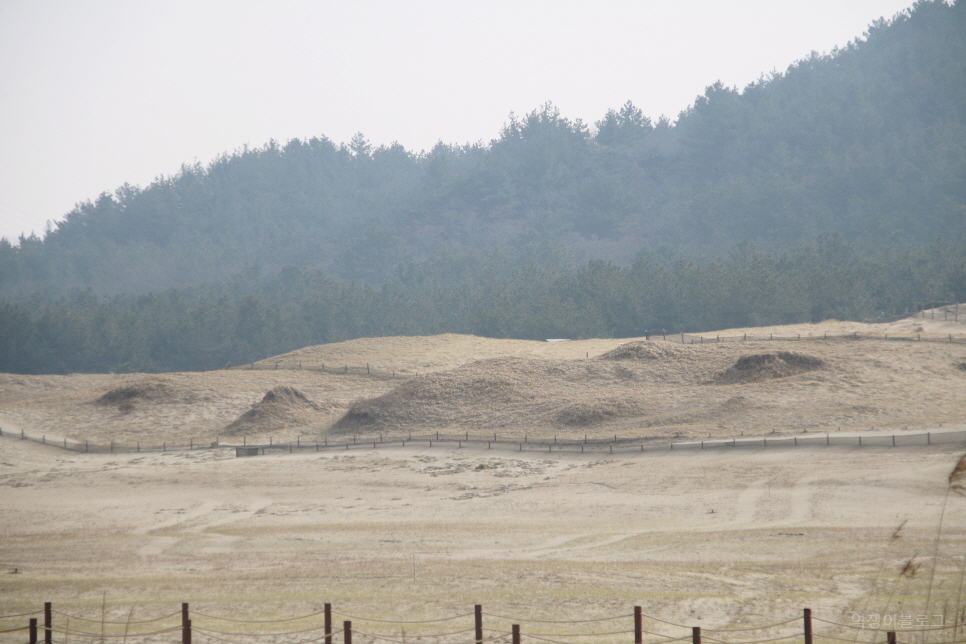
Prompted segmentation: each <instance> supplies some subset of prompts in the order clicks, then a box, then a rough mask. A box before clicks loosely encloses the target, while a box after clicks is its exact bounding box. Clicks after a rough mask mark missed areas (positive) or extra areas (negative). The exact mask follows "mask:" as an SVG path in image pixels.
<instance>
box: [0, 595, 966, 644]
mask: <svg viewBox="0 0 966 644" xmlns="http://www.w3.org/2000/svg"><path fill="white" fill-rule="evenodd" d="M40 614H42V615H43V620H44V621H43V639H44V644H53V641H54V636H55V634H56V635H57V636H62V637H59V638H58V639H61V640H62V641H63V642H65V643H66V642H67V640H68V638H70V637H74V638H81V639H82V640H83V638H87V637H89V638H91V640H92V641H93V640H97V639H100V641H101V642H105V641H107V640H112V641H116V640H117V639H121V641H122V643H124V642H126V641H127V640H128V639H131V640H138V639H141V638H150V637H157V636H164V635H168V636H170V635H174V634H176V633H179V632H180V634H181V642H182V644H192V639H193V638H194V637H195V636H201V637H202V638H204V640H206V641H211V642H225V643H228V644H256V643H257V642H258V641H259V638H262V639H266V638H268V639H269V641H271V642H276V641H278V640H279V638H283V641H291V640H293V639H294V640H295V641H298V642H299V644H307V643H309V642H322V641H324V642H325V644H333V642H334V641H336V640H339V639H341V642H342V644H352V638H353V637H354V636H361V637H362V638H363V639H364V640H366V641H368V642H380V641H381V642H392V643H394V644H410V642H407V639H406V637H407V634H406V631H405V629H406V628H407V627H408V628H410V629H411V631H410V633H409V634H408V635H409V639H410V640H411V644H419V642H420V641H424V640H430V641H432V642H434V644H439V643H442V642H445V643H446V644H485V643H488V642H512V644H521V642H522V640H523V639H524V637H525V638H526V639H528V640H534V641H536V642H550V643H552V644H572V642H573V640H574V639H575V638H576V639H577V640H578V641H581V642H586V641H587V640H586V639H583V638H593V639H592V640H591V641H602V640H604V641H609V642H627V644H630V638H631V636H632V635H633V638H634V640H633V641H634V644H643V643H644V638H645V636H646V637H647V639H648V644H669V643H670V642H687V641H688V640H690V641H691V643H692V644H702V641H707V642H710V643H712V644H765V643H766V642H779V641H791V640H799V639H800V640H801V641H802V642H803V643H804V644H814V642H815V640H828V641H832V642H839V641H842V642H852V643H855V642H858V641H859V640H860V637H861V636H862V635H863V632H862V631H864V632H866V633H869V634H870V636H871V640H867V639H865V638H863V639H862V642H863V644H886V643H887V644H912V637H911V636H912V635H913V633H917V634H919V636H920V638H921V639H920V642H918V643H917V644H923V643H924V642H926V639H927V635H926V634H927V633H928V634H929V636H930V637H931V636H932V635H933V633H936V634H942V635H944V636H945V638H946V640H947V641H942V642H934V643H933V644H961V642H962V640H957V637H959V636H960V630H961V629H963V628H964V625H963V624H961V623H959V622H958V620H957V621H956V623H954V624H953V625H952V626H948V625H945V624H940V625H939V626H934V625H933V626H929V625H928V624H922V623H921V622H920V620H919V619H918V618H917V621H916V623H915V625H913V622H912V619H911V615H910V616H908V620H907V621H906V620H905V618H906V616H903V617H904V621H903V622H899V620H898V619H893V621H892V622H893V623H892V624H891V626H892V627H893V630H887V631H886V638H885V639H884V640H883V639H882V637H881V634H882V632H883V630H884V629H882V628H881V626H882V625H883V624H880V623H879V622H878V620H877V621H876V624H875V628H871V627H870V628H866V627H865V623H864V619H863V621H862V625H861V626H860V625H859V623H858V622H856V621H855V620H854V617H855V616H853V623H852V624H842V623H838V622H835V621H831V620H825V619H821V618H818V617H813V616H812V611H811V610H810V609H808V608H806V609H804V610H803V611H802V614H801V616H800V617H799V616H795V617H792V618H790V619H787V620H784V621H781V622H777V623H774V624H767V625H764V626H752V627H747V628H737V629H714V628H707V627H700V626H688V625H685V624H678V623H675V622H673V621H669V620H664V619H661V618H658V617H654V616H651V615H646V614H644V613H643V612H642V609H641V607H640V606H635V607H634V611H633V613H627V614H623V615H615V616H610V617H600V618H591V619H578V620H548V619H528V618H520V617H514V616H506V615H497V614H493V613H488V612H484V611H483V606H482V605H480V604H477V605H475V606H474V607H473V611H472V612H469V613H463V614H459V615H453V616H449V617H442V618H438V619H427V620H409V621H403V620H390V619H383V618H372V617H359V616H353V615H348V614H345V613H340V612H338V611H335V610H333V609H332V604H328V603H327V604H325V605H324V608H323V610H321V611H317V612H314V613H309V614H307V615H300V616H295V617H287V618H281V619H268V620H256V619H238V618H236V617H227V616H218V615H211V614H205V613H201V612H197V611H196V612H193V613H192V612H191V611H190V607H189V605H188V604H187V603H183V604H181V608H180V610H177V611H174V612H171V613H168V614H165V615H162V616H160V617H157V618H154V619H148V620H138V621H131V620H130V619H128V620H127V621H106V620H105V619H104V618H103V616H102V617H101V619H99V620H98V619H90V618H86V617H82V616H79V615H70V614H67V613H63V612H60V611H55V610H54V609H53V605H52V604H51V602H47V603H45V604H44V608H43V610H37V611H33V612H25V613H19V614H15V615H0V634H11V633H21V634H25V635H26V638H27V642H29V644H38V641H39V640H38V635H39V632H38V618H37V617H33V615H40ZM132 614H133V611H132ZM54 615H57V618H58V619H57V621H56V623H55V621H54ZM333 616H337V617H341V618H343V621H342V628H341V629H336V628H334V622H333ZM862 617H863V618H864V616H862ZM886 617H890V616H888V615H887V616H886ZM892 617H896V616H892ZM917 617H920V616H917ZM933 617H937V616H933ZM25 618H27V619H26V620H25ZM199 618H200V619H199ZM470 618H472V626H470ZM484 618H486V620H484ZM14 620H21V621H20V622H19V623H20V624H23V622H24V621H26V622H27V623H26V625H21V626H14V624H17V623H18V622H16V621H14ZM71 621H73V624H74V626H71ZM485 621H486V623H495V624H496V628H493V627H489V628H485V627H484V622H485ZM645 621H646V622H647V626H648V628H647V629H645V628H644V626H645ZM360 622H362V623H364V624H365V625H366V626H365V629H364V630H363V629H360V628H359V627H358V624H359V623H360ZM444 622H456V623H455V624H454V625H453V628H456V629H458V630H452V629H451V630H448V631H444V632H430V633H419V634H414V633H413V632H412V629H414V628H415V630H417V631H419V630H420V629H423V630H425V629H426V627H427V625H433V627H436V626H438V625H439V624H442V623H444ZM461 622H462V623H461ZM816 622H817V623H818V624H817V626H818V627H819V628H821V629H822V630H823V632H817V631H816V630H815V626H816V624H815V623H816ZM907 622H908V623H907ZM78 623H80V624H81V625H80V626H77V625H76V624H78ZM522 624H526V625H527V629H528V630H527V631H523V630H522V629H521V625H522ZM591 624H592V625H596V626H597V630H596V631H593V632H588V630H587V629H588V628H589V626H588V625H591ZM602 624H603V625H604V626H600V625H602ZM885 625H886V627H887V628H888V626H889V625H890V624H885ZM272 626H274V627H275V628H276V629H283V630H272V631H267V630H265V629H267V628H269V627H272ZM463 626H466V628H463ZM575 626H577V627H579V631H578V632H573V628H572V627H575ZM920 626H921V628H920ZM97 627H100V628H99V630H100V632H96V631H94V630H93V629H95V628H97ZM122 627H123V628H122ZM507 627H509V630H506V629H507ZM601 628H606V629H607V630H600V629H601ZM228 629H230V630H228ZM531 629H532V631H531ZM400 630H401V632H402V636H401V637H402V639H400V638H399V636H397V635H396V633H397V632H400ZM668 630H673V631H675V632H671V633H668V632H666V631H668ZM541 631H550V632H541ZM662 631H664V632H662ZM946 631H952V633H951V638H950V637H949V635H950V634H947V633H946ZM832 633H834V635H833V634H832ZM843 634H848V635H851V636H852V637H848V638H845V637H841V636H840V635H843ZM900 634H902V635H908V636H909V637H906V638H905V639H902V640H900V639H898V636H899V635H900ZM560 638H565V639H560ZM749 638H750V639H749ZM568 640H569V641H568ZM20 641H23V638H21V639H20Z"/></svg>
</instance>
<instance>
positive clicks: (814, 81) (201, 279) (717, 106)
mask: <svg viewBox="0 0 966 644" xmlns="http://www.w3.org/2000/svg"><path fill="white" fill-rule="evenodd" d="M963 88H966V2H962V1H960V2H957V3H955V4H951V5H950V4H946V3H945V2H942V1H939V0H928V1H922V2H918V3H917V4H916V5H915V6H914V7H913V8H912V9H910V10H909V11H906V12H903V13H901V14H899V15H898V16H896V17H894V18H893V19H891V20H880V21H876V22H874V23H873V24H872V25H870V27H869V29H868V31H867V32H866V33H865V34H864V35H863V36H862V37H861V38H857V39H856V40H854V41H853V42H851V43H848V44H847V45H846V46H844V47H842V48H839V49H836V50H834V51H832V52H830V53H827V54H817V53H816V54H812V55H811V56H809V57H807V58H805V59H803V60H800V61H798V62H796V63H795V64H793V65H791V66H790V67H789V68H788V69H787V70H785V71H784V72H775V73H772V74H768V75H763V76H762V77H761V78H760V79H758V80H757V81H755V82H753V83H751V84H749V85H748V86H747V87H745V88H743V89H740V90H739V89H738V88H730V87H726V86H723V85H722V84H721V83H714V84H712V85H710V86H709V87H708V88H707V89H706V91H705V92H704V93H703V94H702V95H701V96H698V97H697V98H696V100H695V101H694V103H693V104H692V105H691V106H690V107H688V108H687V109H686V110H684V111H683V112H681V114H679V115H678V116H677V118H676V119H675V120H674V121H673V122H671V121H670V120H669V119H666V118H659V119H656V120H655V119H652V118H650V117H648V116H647V115H645V114H644V113H643V112H642V111H641V110H640V109H639V108H637V107H636V106H635V105H634V104H633V103H631V102H628V103H626V104H625V105H624V106H622V107H620V108H618V109H612V110H609V111H608V112H607V113H606V114H604V115H603V116H602V117H601V118H600V120H598V121H596V122H595V123H594V124H593V125H591V124H585V123H583V122H581V121H580V120H572V119H568V118H566V117H564V116H563V115H561V114H560V112H559V110H558V109H556V108H555V107H554V106H553V105H549V104H548V105H544V106H542V107H540V108H539V109H536V110H533V111H532V112H530V113H527V114H524V115H522V116H514V115H511V117H510V118H509V119H508V121H507V122H506V124H505V125H504V127H503V128H502V129H501V130H500V132H499V133H498V135H497V136H496V137H494V138H493V139H492V140H491V141H488V142H482V141H481V142H477V143H472V144H466V145H448V144H444V143H442V142H441V143H439V144H437V145H436V146H435V147H434V148H433V149H432V150H429V151H426V152H413V151H409V150H406V149H404V148H403V147H402V146H400V145H396V144H394V145H386V146H379V147H373V146H372V145H371V144H370V143H369V142H368V141H366V139H365V137H364V136H362V135H357V136H356V137H354V138H353V139H352V141H350V142H349V143H346V144H336V143H334V142H332V141H330V140H329V139H327V138H326V137H324V136H320V137H315V138H311V139H308V140H292V141H289V142H287V143H280V142H276V141H272V142H269V143H268V144H266V145H264V146H262V147H258V148H243V149H241V150H237V151H235V152H233V153H226V154H224V155H222V156H221V157H219V158H217V159H215V160H214V161H212V162H211V163H210V164H208V165H207V166H202V165H200V164H196V165H193V166H184V167H183V168H182V169H181V171H180V172H178V173H177V174H175V175H174V176H170V177H162V178H159V179H158V180H157V181H155V182H154V183H152V184H151V185H149V186H147V187H144V188H139V187H133V186H128V185H125V186H122V187H120V188H119V189H117V190H116V191H114V192H113V193H104V194H102V195H100V196H99V197H98V198H96V199H94V200H92V201H89V202H85V203H81V204H78V206H77V207H76V208H74V209H73V210H72V211H71V212H70V213H68V214H67V215H66V218H65V219H64V220H63V221H61V222H58V223H57V224H55V225H51V226H50V227H49V228H48V230H46V231H45V233H44V234H43V236H42V237H38V236H25V237H22V238H21V239H20V240H19V243H18V244H17V245H14V244H11V243H10V242H9V241H5V240H4V241H0V296H6V297H23V296H29V295H30V294H33V293H43V294H45V295H63V294H66V293H68V292H69V291H70V290H71V289H74V288H80V289H87V288H90V289H92V290H93V291H94V292H95V293H98V294H108V295H109V294H117V293H143V292H147V291H161V290H164V289H167V288H171V287H178V288H184V287H188V286H198V285H201V284H204V283H206V282H212V281H217V280H220V279H226V278H228V277H230V276H232V275H234V274H235V273H237V272H239V271H240V270H242V269H243V268H244V267H245V266H246V265H251V264H258V265H261V266H262V267H264V269H265V270H266V271H270V272H271V271H278V270H280V269H281V268H282V267H284V266H288V265H291V266H300V267H306V268H310V269H320V270H323V271H324V272H325V273H326V274H328V275H331V276H332V277H333V278H339V279H343V280H348V281H356V282H360V283H366V284H370V285H375V286H378V285H381V284H382V283H384V282H386V281H387V280H391V279H392V278H393V276H394V275H395V273H396V271H397V269H398V267H399V266H401V265H405V264H407V263H413V262H415V263H420V262H424V261H427V260H429V259H431V258H433V257H435V256H436V255H438V254H440V253H443V252H447V253H452V254H457V255H459V254H463V253H476V252H481V251H483V250H485V249H487V248H493V247H495V246H501V247H504V248H506V249H507V250H508V251H511V252H516V251H519V250H521V249H523V248H526V247H528V246H530V245H532V244H533V243H535V242H538V241H539V242H551V243H554V244H557V245H560V246H564V247H566V248H569V249H571V250H574V251H578V252H580V253H582V255H583V257H584V259H605V260H610V261H612V262H615V263H617V264H620V265H625V266H628V265H630V264H631V263H632V262H633V261H634V260H635V259H636V258H637V257H638V254H639V253H640V252H641V251H642V249H643V250H644V252H645V253H646V252H649V251H654V250H656V249H658V248H660V247H662V246H672V247H674V248H676V249H679V250H685V251H688V252H691V253H694V254H702V255H704V256H717V255H720V254H722V253H724V252H726V251H728V249H730V248H732V247H733V246H734V245H735V244H737V243H740V242H742V241H754V242H756V243H759V244H761V245H764V246H772V245H775V244H784V245H793V244H797V243H799V242H802V241H807V240H813V239H816V238H817V237H818V236H819V235H822V234H826V233H840V234H841V235H842V236H843V237H844V238H845V239H846V240H848V241H851V242H854V243H856V244H857V245H858V246H859V247H860V248H862V249H863V250H864V251H865V252H868V253H874V252H876V249H877V248H880V247H894V246H898V247H903V248H914V247H917V246H920V245H922V244H927V243H929V242H930V241H931V240H932V239H934V238H935V237H936V236H942V237H944V238H947V239H951V238H956V237H959V236H962V235H963V234H964V233H966V90H964V89H963Z"/></svg>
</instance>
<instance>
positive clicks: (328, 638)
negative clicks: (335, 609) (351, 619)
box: [325, 604, 332, 644]
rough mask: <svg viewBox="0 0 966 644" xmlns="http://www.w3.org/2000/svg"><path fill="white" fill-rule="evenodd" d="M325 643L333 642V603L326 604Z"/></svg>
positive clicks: (330, 643)
mask: <svg viewBox="0 0 966 644" xmlns="http://www.w3.org/2000/svg"><path fill="white" fill-rule="evenodd" d="M325 644H332V604H326V605H325Z"/></svg>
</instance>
